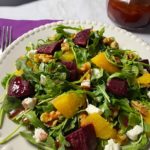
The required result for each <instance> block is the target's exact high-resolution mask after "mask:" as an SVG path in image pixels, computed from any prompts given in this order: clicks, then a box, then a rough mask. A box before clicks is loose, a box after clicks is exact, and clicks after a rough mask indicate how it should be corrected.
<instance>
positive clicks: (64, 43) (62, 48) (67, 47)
mask: <svg viewBox="0 0 150 150" xmlns="http://www.w3.org/2000/svg"><path fill="white" fill-rule="evenodd" d="M61 50H62V51H63V52H66V51H70V46H69V44H68V43H67V42H63V43H62V44H61Z"/></svg>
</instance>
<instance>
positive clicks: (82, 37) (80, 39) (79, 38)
mask: <svg viewBox="0 0 150 150" xmlns="http://www.w3.org/2000/svg"><path fill="white" fill-rule="evenodd" d="M90 30H91V29H85V30H82V31H81V32H79V33H77V35H76V37H75V38H74V40H73V42H74V43H75V44H76V45H78V46H82V47H85V46H86V45H87V42H88V40H89V37H90Z"/></svg>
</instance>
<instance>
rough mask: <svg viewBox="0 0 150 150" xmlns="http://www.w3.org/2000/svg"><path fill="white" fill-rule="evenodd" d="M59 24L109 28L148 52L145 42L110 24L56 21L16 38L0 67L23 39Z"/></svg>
mask: <svg viewBox="0 0 150 150" xmlns="http://www.w3.org/2000/svg"><path fill="white" fill-rule="evenodd" d="M60 24H68V25H73V24H74V25H79V24H81V25H90V26H97V25H99V26H104V27H106V28H111V29H112V30H117V32H120V33H122V34H126V36H128V37H129V38H132V39H133V40H135V41H138V42H139V43H140V44H141V45H142V46H144V47H145V48H146V49H147V50H149V51H150V44H148V43H147V42H145V41H144V40H143V39H141V38H139V37H138V36H136V35H134V34H133V33H131V32H130V31H127V30H125V29H122V28H120V27H117V26H115V25H110V24H107V23H102V22H99V21H90V20H86V21H81V20H64V21H57V22H52V23H47V24H45V25H41V26H39V27H36V28H34V29H31V30H29V31H28V32H26V33H24V34H23V35H21V36H20V37H18V38H17V39H16V40H15V41H13V42H12V43H11V44H10V45H9V46H8V47H7V48H6V49H5V51H4V52H3V53H2V54H1V57H0V65H2V63H3V60H4V59H5V58H6V57H7V56H8V55H9V53H10V52H11V50H12V49H14V48H15V46H17V45H18V44H19V43H20V42H22V41H23V40H24V39H26V38H28V37H30V36H32V35H33V34H35V33H37V32H40V31H41V30H45V29H46V28H51V27H53V26H56V25H60Z"/></svg>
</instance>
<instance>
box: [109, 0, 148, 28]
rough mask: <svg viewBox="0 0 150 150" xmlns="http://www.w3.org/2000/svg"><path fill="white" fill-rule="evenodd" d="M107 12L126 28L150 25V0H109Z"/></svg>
mask: <svg viewBox="0 0 150 150" xmlns="http://www.w3.org/2000/svg"><path fill="white" fill-rule="evenodd" d="M107 13H108V16H109V18H110V19H111V20H112V21H113V22H115V23H116V24H117V25H119V26H120V27H122V28H125V29H131V30H136V29H140V28H145V27H150V0H108V5H107Z"/></svg>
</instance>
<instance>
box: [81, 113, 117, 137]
mask: <svg viewBox="0 0 150 150" xmlns="http://www.w3.org/2000/svg"><path fill="white" fill-rule="evenodd" d="M87 124H93V126H94V129H95V132H96V136H97V137H98V138H101V139H109V138H114V137H115V136H116V134H117V132H116V130H115V129H113V128H112V126H111V124H110V123H109V122H108V121H107V120H105V119H104V118H103V117H102V116H100V115H99V114H98V113H93V114H90V115H89V116H88V117H86V118H85V119H84V120H83V122H82V125H83V126H85V125H87Z"/></svg>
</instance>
